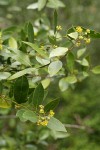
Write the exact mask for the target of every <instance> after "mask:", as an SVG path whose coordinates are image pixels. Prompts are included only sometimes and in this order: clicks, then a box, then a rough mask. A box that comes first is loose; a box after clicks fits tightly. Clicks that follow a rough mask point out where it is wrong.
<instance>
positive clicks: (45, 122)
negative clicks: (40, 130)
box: [40, 120, 48, 126]
mask: <svg viewBox="0 0 100 150" xmlns="http://www.w3.org/2000/svg"><path fill="white" fill-rule="evenodd" d="M40 124H41V125H42V126H47V124H48V120H44V121H42V122H41V123H40Z"/></svg>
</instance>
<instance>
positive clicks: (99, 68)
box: [92, 65, 100, 74]
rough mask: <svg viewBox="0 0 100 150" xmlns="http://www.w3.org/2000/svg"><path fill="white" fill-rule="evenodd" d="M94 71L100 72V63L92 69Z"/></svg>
mask: <svg viewBox="0 0 100 150" xmlns="http://www.w3.org/2000/svg"><path fill="white" fill-rule="evenodd" d="M92 72H93V73H95V74H100V65H99V66H96V67H94V68H93V69H92Z"/></svg>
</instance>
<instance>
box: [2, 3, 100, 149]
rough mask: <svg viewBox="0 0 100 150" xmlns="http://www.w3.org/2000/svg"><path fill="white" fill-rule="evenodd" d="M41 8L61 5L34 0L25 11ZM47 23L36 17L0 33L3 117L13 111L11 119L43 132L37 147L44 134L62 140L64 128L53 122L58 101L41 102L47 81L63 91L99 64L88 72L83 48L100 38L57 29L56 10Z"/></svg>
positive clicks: (76, 30)
mask: <svg viewBox="0 0 100 150" xmlns="http://www.w3.org/2000/svg"><path fill="white" fill-rule="evenodd" d="M45 7H47V9H48V7H49V8H53V9H58V8H59V7H65V5H64V4H63V2H61V1H59V0H57V1H56V2H54V1H52V0H48V1H46V0H43V1H40V0H39V1H38V2H37V3H35V4H31V5H29V6H28V7H27V8H28V9H38V11H39V12H42V11H43V10H44V9H45ZM36 24H38V25H36ZM52 24H53V26H51V27H50V26H49V25H48V24H46V23H45V19H44V18H41V19H38V20H36V21H35V22H34V23H31V22H28V23H26V24H25V25H24V26H23V27H21V26H16V27H10V28H6V29H5V28H4V29H1V32H0V33H1V35H0V49H1V50H0V107H1V108H6V109H7V108H8V110H7V111H8V112H9V111H11V110H13V109H14V108H16V111H17V113H16V116H17V117H19V118H20V120H21V121H23V122H27V123H29V122H31V124H34V123H35V124H37V125H38V129H37V132H40V131H41V132H42V131H43V132H45V135H46V137H42V138H43V140H41V138H40V143H41V142H44V143H45V139H47V138H48V137H49V135H50V134H51V135H53V138H55V139H56V138H59V137H60V138H63V137H67V136H68V134H67V133H66V129H65V126H64V125H63V124H62V123H61V122H60V121H59V120H57V119H56V118H54V117H53V116H54V109H55V107H56V106H57V105H58V103H59V99H56V100H55V99H53V98H52V100H51V101H50V102H49V103H47V99H48V95H47V91H48V89H49V87H50V86H51V85H52V84H53V82H55V81H56V80H57V82H59V88H60V90H61V91H62V92H64V91H66V90H70V89H72V88H74V87H75V86H77V84H80V82H81V81H83V80H84V79H87V77H89V76H91V74H92V73H93V74H100V66H99V65H97V66H95V67H92V64H91V61H90V58H89V56H90V55H89V52H88V49H87V48H88V44H89V43H90V42H91V41H92V39H99V38H100V33H99V32H96V31H93V30H90V29H87V28H84V27H82V26H72V27H71V28H69V29H68V30H67V31H66V29H64V28H63V27H61V26H60V25H59V24H58V14H57V10H54V17H53V22H52ZM55 85H56V84H55ZM56 87H57V86H56ZM50 92H51V90H50ZM53 94H54V93H53ZM78 95H79V93H78ZM55 97H56V94H55ZM66 97H67V96H66ZM69 97H70V96H69ZM10 108H11V109H10ZM58 109H59V106H58ZM73 110H74V108H73ZM58 112H59V111H58ZM70 113H72V112H70ZM14 114H15V111H14ZM67 114H68V112H67ZM68 117H69V116H68ZM61 120H62V119H61ZM85 123H86V125H87V124H89V123H88V121H87V122H85ZM90 124H91V123H90ZM22 125H23V124H22ZM41 125H42V126H47V127H48V128H50V129H52V130H53V131H48V130H47V129H46V128H43V127H41ZM44 130H45V131H44ZM29 134H30V133H29ZM31 134H33V132H32V133H31ZM6 138H7V137H6ZM32 138H33V137H32ZM10 140H11V139H10ZM29 141H31V140H29ZM12 143H14V142H12ZM45 144H46V143H45ZM45 144H44V145H45ZM9 145H10V144H9ZM15 145H16V144H15ZM15 145H14V148H15ZM22 145H24V144H22ZM28 146H29V145H28ZM11 147H12V146H11ZM33 147H34V149H37V147H35V146H34V145H33V146H32V148H33ZM20 149H21V146H20ZM27 149H28V148H27ZM30 149H31V148H30Z"/></svg>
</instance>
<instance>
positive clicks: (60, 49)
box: [49, 47, 68, 58]
mask: <svg viewBox="0 0 100 150" xmlns="http://www.w3.org/2000/svg"><path fill="white" fill-rule="evenodd" d="M67 51H68V48H65V47H58V48H55V49H53V50H52V51H51V52H50V56H49V57H50V58H52V57H57V56H63V55H65V54H66V52H67Z"/></svg>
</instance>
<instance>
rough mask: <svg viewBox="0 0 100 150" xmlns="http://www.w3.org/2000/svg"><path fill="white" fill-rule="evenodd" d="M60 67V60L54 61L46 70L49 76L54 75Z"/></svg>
mask: <svg viewBox="0 0 100 150" xmlns="http://www.w3.org/2000/svg"><path fill="white" fill-rule="evenodd" d="M61 68H62V62H61V61H59V60H58V61H54V62H52V63H51V64H50V65H49V67H48V72H49V74H50V75H51V76H54V75H55V74H56V73H57V72H58V71H59V70H60V69H61Z"/></svg>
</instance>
